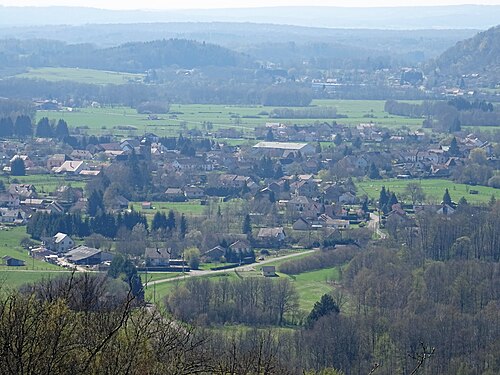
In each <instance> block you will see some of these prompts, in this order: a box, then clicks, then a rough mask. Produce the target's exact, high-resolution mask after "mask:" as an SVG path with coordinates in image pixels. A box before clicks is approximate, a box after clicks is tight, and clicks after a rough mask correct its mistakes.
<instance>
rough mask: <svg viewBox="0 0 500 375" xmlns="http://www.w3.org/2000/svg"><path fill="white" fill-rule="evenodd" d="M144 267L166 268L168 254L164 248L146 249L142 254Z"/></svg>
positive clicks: (168, 260) (168, 258)
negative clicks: (144, 261)
mask: <svg viewBox="0 0 500 375" xmlns="http://www.w3.org/2000/svg"><path fill="white" fill-rule="evenodd" d="M144 257H145V258H146V267H168V266H169V262H170V252H169V250H168V249H165V248H152V247H148V248H146V251H145V253H144Z"/></svg>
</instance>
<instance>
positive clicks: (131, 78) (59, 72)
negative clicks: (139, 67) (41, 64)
mask: <svg viewBox="0 0 500 375" xmlns="http://www.w3.org/2000/svg"><path fill="white" fill-rule="evenodd" d="M15 77H16V78H28V79H38V80H44V81H50V82H58V81H73V82H78V83H86V84H94V85H108V84H112V85H123V84H125V83H131V82H142V81H143V80H144V77H145V75H144V74H132V73H123V72H112V71H106V70H95V69H80V68H36V69H29V70H28V71H27V72H24V73H21V74H17V75H16V76H15Z"/></svg>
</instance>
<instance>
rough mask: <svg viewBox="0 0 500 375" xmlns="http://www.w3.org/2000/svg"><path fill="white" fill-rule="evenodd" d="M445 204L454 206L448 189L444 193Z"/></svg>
mask: <svg viewBox="0 0 500 375" xmlns="http://www.w3.org/2000/svg"><path fill="white" fill-rule="evenodd" d="M443 203H444V204H447V205H448V206H451V205H452V202H451V197H450V192H449V191H448V188H446V190H445V191H444V195H443Z"/></svg>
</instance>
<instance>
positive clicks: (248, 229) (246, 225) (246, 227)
mask: <svg viewBox="0 0 500 375" xmlns="http://www.w3.org/2000/svg"><path fill="white" fill-rule="evenodd" d="M241 231H242V232H243V233H244V234H247V235H252V221H251V220H250V215H249V214H246V215H245V218H244V219H243V225H242V228H241Z"/></svg>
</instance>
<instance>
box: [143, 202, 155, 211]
mask: <svg viewBox="0 0 500 375" xmlns="http://www.w3.org/2000/svg"><path fill="white" fill-rule="evenodd" d="M141 208H142V209H143V210H152V209H153V206H152V205H151V202H142V203H141Z"/></svg>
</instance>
